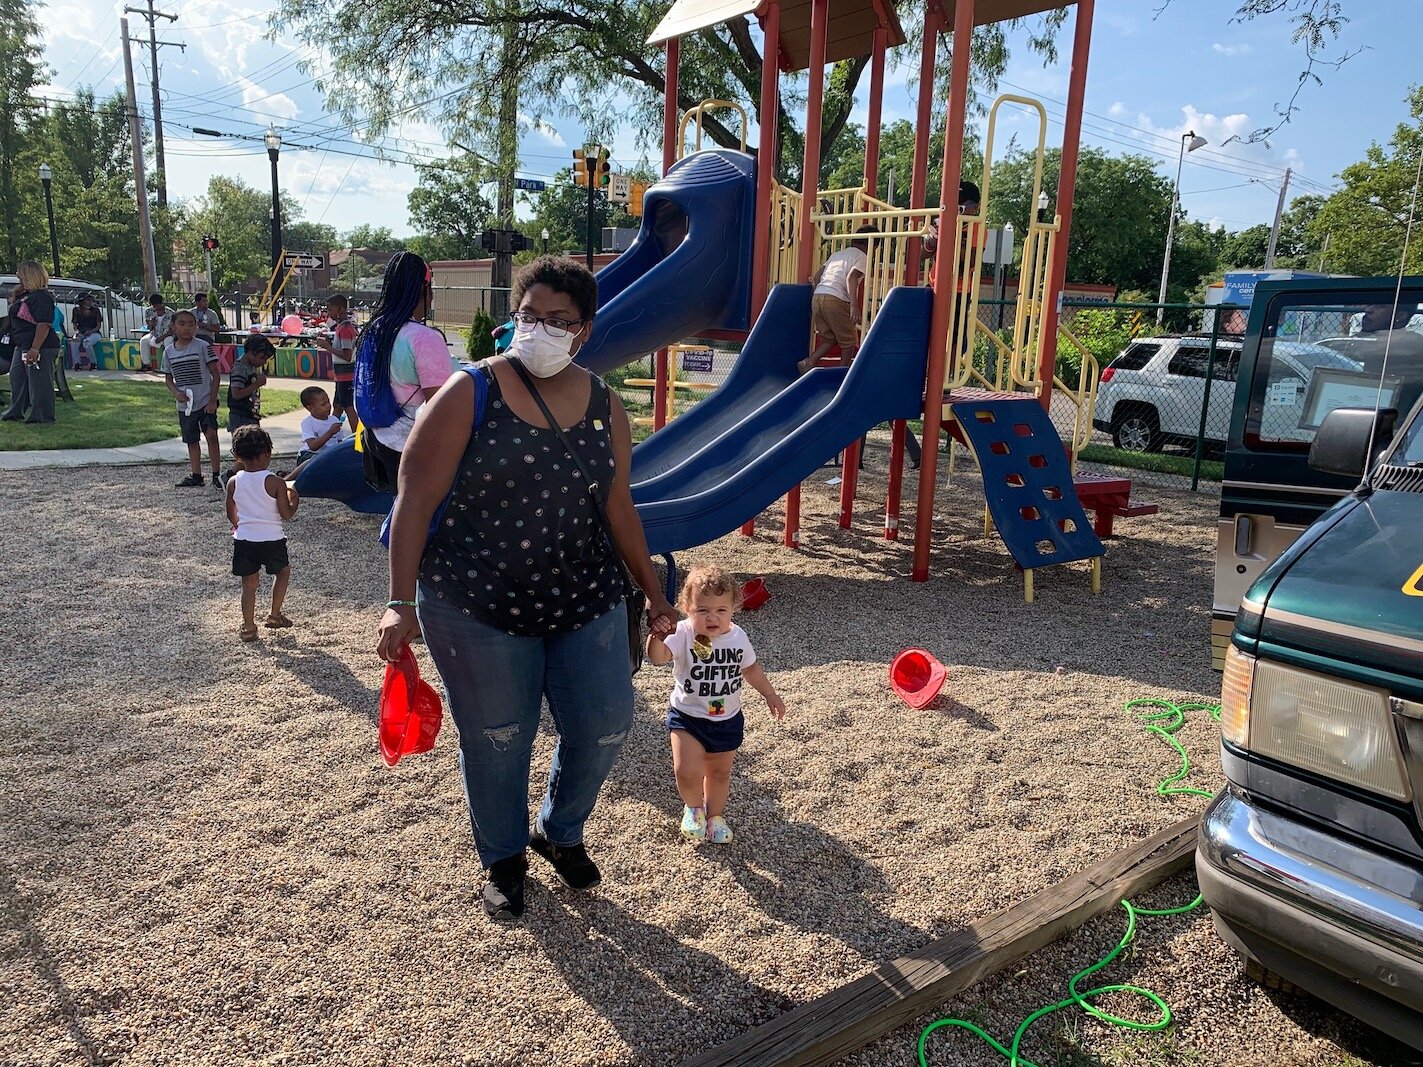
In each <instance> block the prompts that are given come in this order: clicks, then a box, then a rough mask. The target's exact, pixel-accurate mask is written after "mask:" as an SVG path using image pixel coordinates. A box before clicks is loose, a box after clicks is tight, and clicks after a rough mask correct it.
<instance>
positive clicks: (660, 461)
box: [632, 285, 933, 555]
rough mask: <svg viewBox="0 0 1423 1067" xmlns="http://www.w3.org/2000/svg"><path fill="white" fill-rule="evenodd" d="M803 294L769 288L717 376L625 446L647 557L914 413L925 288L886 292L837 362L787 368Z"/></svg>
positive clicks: (711, 530)
mask: <svg viewBox="0 0 1423 1067" xmlns="http://www.w3.org/2000/svg"><path fill="white" fill-rule="evenodd" d="M810 295H811V287H810V286H808V285H795V286H777V287H776V288H775V289H774V290H773V291H772V293H771V299H770V301H768V303H767V306H766V311H765V312H763V314H762V315H761V317H760V319H759V320H758V321H757V323H756V327H755V328H754V329H753V330H752V331H751V336H750V338H749V339H748V340H747V342H746V345H745V347H744V348H743V349H742V351H741V356H740V358H739V359H738V360H737V363H736V366H735V367H733V368H732V372H731V375H730V376H729V377H728V378H727V381H726V384H725V385H723V386H722V388H721V389H719V390H718V391H717V392H716V393H714V394H713V395H712V396H711V397H708V398H707V399H706V400H703V401H702V402H701V403H699V404H697V406H696V407H695V408H693V409H692V410H691V411H690V412H688V413H687V414H686V415H683V416H680V417H678V418H677V419H676V420H674V421H673V422H672V423H671V424H670V425H668V426H667V427H666V428H664V429H663V430H660V431H659V432H658V433H656V434H653V436H652V437H650V438H648V439H647V440H646V441H645V442H643V443H642V444H640V445H638V446H637V448H635V449H634V450H633V487H632V493H633V500H634V501H635V502H636V504H637V510H638V514H639V515H641V516H642V525H643V529H644V530H645V531H646V532H647V545H648V549H649V550H650V551H651V552H652V553H653V554H654V555H660V554H662V553H669V552H675V551H678V550H680V549H683V548H690V547H692V546H694V545H700V544H703V543H705V542H707V541H710V540H713V539H714V538H717V537H720V536H722V535H723V534H726V533H730V532H731V531H732V530H735V529H736V528H737V527H739V526H741V525H742V524H743V523H745V522H747V521H749V520H751V519H753V518H755V517H756V516H757V515H759V514H760V513H761V512H762V511H764V510H765V509H766V508H767V507H769V506H770V505H771V504H772V503H774V502H775V501H776V500H777V499H778V498H779V497H782V496H784V495H785V494H786V493H787V492H789V491H790V490H791V489H792V488H793V487H794V486H796V485H799V484H800V483H801V482H803V481H804V480H805V479H807V478H808V477H810V476H811V475H812V474H814V473H815V471H816V470H817V469H818V468H819V467H820V465H821V464H822V463H824V462H825V461H826V460H827V459H830V458H831V457H833V456H834V455H835V454H836V453H837V452H839V451H841V450H842V449H844V448H845V447H846V446H848V445H850V444H851V443H853V442H854V441H856V440H858V439H859V438H860V437H861V436H863V435H864V434H865V433H866V432H867V431H868V430H870V429H871V428H873V427H875V426H878V425H879V424H880V423H883V422H887V421H889V420H891V419H912V418H916V417H917V416H919V415H920V414H921V413H922V410H923V397H924V373H925V364H926V362H927V359H928V351H929V311H930V301H931V300H932V295H933V294H932V293H931V292H930V291H929V290H928V289H921V288H905V287H901V288H897V289H894V290H892V291H891V292H890V294H889V296H888V298H887V299H886V300H885V302H884V304H883V306H881V308H880V310H879V314H878V315H876V317H875V321H874V323H873V325H872V326H871V327H870V331H869V333H868V334H867V335H866V337H865V341H864V344H863V345H862V346H861V347H860V351H859V354H858V356H857V357H856V358H855V362H854V363H853V365H852V366H851V367H850V368H849V369H848V370H846V369H845V368H839V367H837V368H833V369H832V368H821V369H818V370H813V371H811V372H810V373H809V374H807V375H805V376H804V377H800V378H797V377H796V376H795V363H796V361H797V360H799V359H801V358H802V357H803V354H804V353H805V352H806V351H807V349H808V347H809V342H810V336H809V333H810ZM773 309H774V310H773ZM659 439H660V440H659Z"/></svg>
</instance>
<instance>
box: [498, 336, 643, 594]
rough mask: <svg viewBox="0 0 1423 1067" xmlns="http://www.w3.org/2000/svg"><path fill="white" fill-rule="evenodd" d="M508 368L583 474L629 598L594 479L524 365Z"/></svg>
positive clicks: (628, 579) (625, 575)
mask: <svg viewBox="0 0 1423 1067" xmlns="http://www.w3.org/2000/svg"><path fill="white" fill-rule="evenodd" d="M509 365H510V366H512V367H513V368H514V370H515V371H516V372H517V373H518V375H519V377H520V378H521V379H522V380H523V383H524V388H525V389H527V390H528V391H529V394H530V395H531V396H533V398H534V403H536V404H538V406H539V410H540V411H542V412H543V416H544V418H546V419H547V420H548V425H549V429H551V430H552V431H553V432H554V435H555V436H556V437H557V438H558V440H559V443H561V444H562V445H563V448H564V451H566V452H567V453H568V454H569V456H571V457H572V458H573V462H574V464H575V465H576V466H577V467H578V470H579V473H581V474H582V475H583V483H584V484H585V485H587V486H588V495H589V496H591V497H592V498H593V511H594V512H595V513H596V514H597V516H598V521H599V522H600V523H601V524H602V526H603V533H604V534H606V535H607V538H608V545H609V546H610V547H611V548H612V550H613V559H615V560H617V564H618V570H619V571H621V572H622V576H623V581H624V582H625V583H626V584H627V591H628V595H632V591H633V589H635V588H637V585H636V583H635V582H634V581H633V580H632V574H631V572H629V571H628V569H627V564H626V563H624V562H623V556H622V553H621V552H619V551H618V539H617V538H616V537H614V536H613V524H612V523H611V522H609V521H608V512H607V509H605V508H604V507H603V502H602V500H600V499H599V498H598V489H599V483H598V480H597V479H596V478H594V477H593V476H592V475H591V474H590V473H589V472H588V468H587V467H586V466H585V465H584V463H583V457H582V456H580V455H579V454H578V450H577V449H576V448H574V447H573V442H571V441H569V439H568V435H567V434H565V433H564V432H563V427H562V426H560V425H559V424H558V420H557V419H555V418H554V417H553V412H552V411H550V410H549V409H548V405H547V404H545V403H544V398H543V396H542V395H540V393H539V389H538V386H537V385H535V384H534V378H533V375H531V374H530V373H529V372H528V370H527V368H525V367H524V364H523V363H522V362H521V361H519V360H517V359H510V360H509ZM589 377H592V378H593V381H594V382H595V383H596V382H597V378H596V377H593V376H592V375H589ZM605 388H606V387H605ZM612 432H613V428H612V422H611V420H609V423H608V433H610V434H611V433H612ZM608 493H609V495H611V494H612V486H609V487H608Z"/></svg>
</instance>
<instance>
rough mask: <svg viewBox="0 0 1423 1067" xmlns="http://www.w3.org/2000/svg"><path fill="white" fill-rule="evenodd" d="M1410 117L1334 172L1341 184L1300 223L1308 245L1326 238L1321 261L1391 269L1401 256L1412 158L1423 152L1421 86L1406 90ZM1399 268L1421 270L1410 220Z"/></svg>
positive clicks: (1352, 269)
mask: <svg viewBox="0 0 1423 1067" xmlns="http://www.w3.org/2000/svg"><path fill="white" fill-rule="evenodd" d="M1407 100H1408V108H1409V113H1410V115H1411V116H1412V119H1413V121H1412V122H1411V123H1408V122H1401V123H1399V125H1398V128H1397V129H1395V130H1394V133H1393V137H1392V138H1391V139H1390V141H1389V144H1388V147H1387V148H1385V147H1383V146H1380V145H1379V144H1377V143H1375V144H1372V145H1370V146H1369V150H1368V152H1366V153H1365V155H1364V158H1363V159H1362V160H1360V161H1359V162H1358V163H1353V164H1351V165H1349V166H1347V167H1345V168H1344V170H1343V171H1342V172H1340V174H1339V177H1340V179H1341V180H1342V181H1343V182H1344V188H1343V189H1341V190H1339V191H1338V192H1337V193H1335V194H1334V195H1333V196H1331V197H1329V199H1328V200H1326V201H1325V202H1324V204H1322V205H1321V206H1320V207H1319V209H1318V211H1317V212H1316V213H1315V215H1314V217H1313V218H1312V219H1311V220H1309V222H1308V223H1307V224H1306V232H1307V234H1308V237H1309V239H1310V241H1311V243H1312V245H1313V247H1314V248H1316V249H1318V248H1321V247H1322V246H1323V244H1324V242H1325V240H1326V239H1327V240H1328V242H1329V249H1328V259H1327V265H1328V267H1329V269H1330V270H1333V271H1339V272H1344V273H1348V274H1394V273H1396V272H1397V271H1398V269H1399V264H1400V261H1401V259H1402V256H1403V245H1404V239H1405V237H1406V236H1407V233H1408V222H1409V207H1410V203H1411V200H1412V196H1413V183H1414V180H1415V179H1416V177H1417V174H1418V160H1419V155H1420V153H1423V85H1415V86H1414V87H1413V88H1412V89H1410V90H1409V93H1408V97H1407ZM1403 267H1404V272H1405V273H1410V274H1416V273H1419V272H1420V271H1423V241H1420V240H1418V237H1417V229H1416V222H1415V230H1414V237H1413V240H1412V241H1411V242H1410V243H1409V246H1408V260H1407V262H1406V263H1404V264H1403Z"/></svg>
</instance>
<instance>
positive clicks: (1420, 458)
mask: <svg viewBox="0 0 1423 1067" xmlns="http://www.w3.org/2000/svg"><path fill="white" fill-rule="evenodd" d="M1390 462H1392V463H1395V464H1397V465H1398V466H1400V467H1423V406H1420V407H1419V408H1418V410H1417V411H1415V412H1414V413H1413V421H1412V422H1410V423H1409V424H1408V427H1407V429H1405V430H1404V431H1403V440H1402V441H1400V442H1399V445H1398V450H1397V451H1396V452H1394V454H1393V457H1392V459H1391V460H1390Z"/></svg>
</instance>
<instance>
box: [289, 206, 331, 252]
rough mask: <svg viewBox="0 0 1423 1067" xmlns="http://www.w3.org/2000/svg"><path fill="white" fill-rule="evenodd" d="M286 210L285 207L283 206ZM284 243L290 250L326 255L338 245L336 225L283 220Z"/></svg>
mask: <svg viewBox="0 0 1423 1067" xmlns="http://www.w3.org/2000/svg"><path fill="white" fill-rule="evenodd" d="M282 210H283V211H285V210H286V208H285V207H283V208H282ZM282 243H283V244H285V245H286V246H287V250H288V251H289V252H316V253H319V254H321V255H325V254H326V253H327V252H330V251H331V250H332V249H333V248H336V247H338V241H337V237H336V227H335V226H330V225H327V224H326V223H324V222H290V223H289V222H285V221H284V222H283V223H282Z"/></svg>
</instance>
